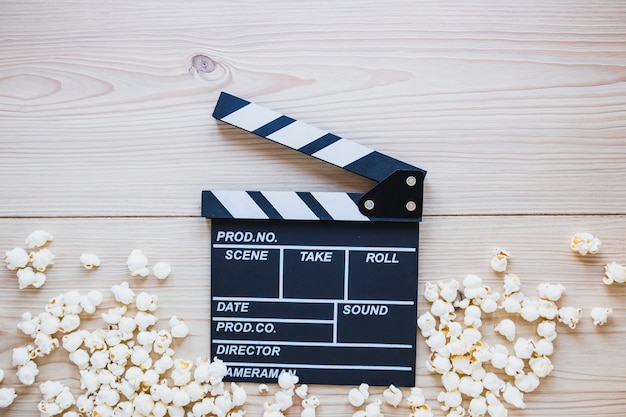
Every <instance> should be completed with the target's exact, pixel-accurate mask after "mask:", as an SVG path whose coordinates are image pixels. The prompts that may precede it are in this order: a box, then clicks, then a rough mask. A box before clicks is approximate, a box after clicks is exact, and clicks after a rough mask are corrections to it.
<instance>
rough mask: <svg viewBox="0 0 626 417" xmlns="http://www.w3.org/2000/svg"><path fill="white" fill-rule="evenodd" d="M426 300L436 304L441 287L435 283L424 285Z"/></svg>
mask: <svg viewBox="0 0 626 417" xmlns="http://www.w3.org/2000/svg"><path fill="white" fill-rule="evenodd" d="M424 298H425V299H426V301H428V302H431V303H432V302H434V301H435V300H436V299H438V298H439V286H438V285H437V284H435V283H433V282H426V284H424Z"/></svg>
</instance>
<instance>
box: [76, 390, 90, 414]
mask: <svg viewBox="0 0 626 417" xmlns="http://www.w3.org/2000/svg"><path fill="white" fill-rule="evenodd" d="M76 408H78V412H79V413H82V414H90V413H91V412H92V411H93V408H94V403H93V397H92V396H91V395H89V394H87V393H84V394H81V395H79V396H78V398H76Z"/></svg>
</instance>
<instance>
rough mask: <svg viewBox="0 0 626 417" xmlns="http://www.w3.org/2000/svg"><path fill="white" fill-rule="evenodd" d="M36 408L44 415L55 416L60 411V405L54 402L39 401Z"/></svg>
mask: <svg viewBox="0 0 626 417" xmlns="http://www.w3.org/2000/svg"><path fill="white" fill-rule="evenodd" d="M37 409H38V410H39V412H40V413H41V415H44V416H55V415H57V414H61V412H62V410H61V407H59V405H58V404H57V403H55V402H45V401H40V402H39V404H37Z"/></svg>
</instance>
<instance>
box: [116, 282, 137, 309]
mask: <svg viewBox="0 0 626 417" xmlns="http://www.w3.org/2000/svg"><path fill="white" fill-rule="evenodd" d="M111 292H112V293H113V295H114V296H115V299H116V300H117V301H119V302H120V303H122V304H130V303H133V302H135V292H134V291H133V290H132V289H131V288H130V287H129V285H128V282H126V281H124V282H122V283H121V284H119V285H114V286H113V287H111Z"/></svg>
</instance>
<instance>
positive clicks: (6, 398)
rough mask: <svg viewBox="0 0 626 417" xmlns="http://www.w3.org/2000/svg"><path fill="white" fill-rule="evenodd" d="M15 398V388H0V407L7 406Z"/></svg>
mask: <svg viewBox="0 0 626 417" xmlns="http://www.w3.org/2000/svg"><path fill="white" fill-rule="evenodd" d="M15 398H17V394H16V393H15V389H13V388H0V408H7V407H8V406H10V405H11V404H13V401H15Z"/></svg>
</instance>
